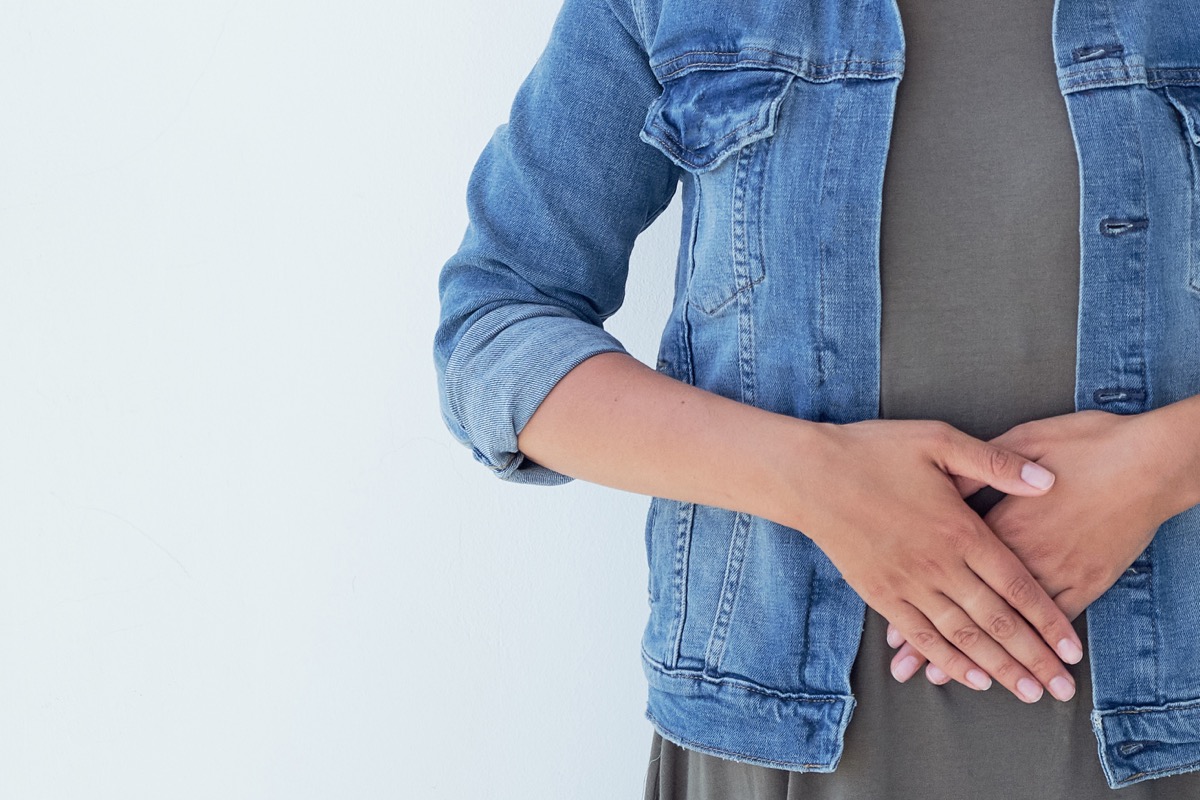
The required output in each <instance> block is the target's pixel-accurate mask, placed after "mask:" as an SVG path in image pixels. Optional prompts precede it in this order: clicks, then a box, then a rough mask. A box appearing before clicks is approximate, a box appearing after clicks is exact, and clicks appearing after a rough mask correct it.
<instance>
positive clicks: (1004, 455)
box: [986, 445, 1016, 475]
mask: <svg viewBox="0 0 1200 800" xmlns="http://www.w3.org/2000/svg"><path fill="white" fill-rule="evenodd" d="M986 455H987V465H988V469H989V470H991V473H992V474H993V475H1005V474H1007V473H1008V471H1009V470H1010V469H1012V467H1013V464H1014V462H1015V461H1016V457H1015V456H1014V455H1013V454H1012V453H1010V452H1009V451H1008V450H1005V449H1004V448H1002V447H996V446H995V445H988V446H987V450H986Z"/></svg>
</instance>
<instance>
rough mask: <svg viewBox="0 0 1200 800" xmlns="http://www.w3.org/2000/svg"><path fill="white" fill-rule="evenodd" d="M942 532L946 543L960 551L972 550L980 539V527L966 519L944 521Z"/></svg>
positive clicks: (954, 549)
mask: <svg viewBox="0 0 1200 800" xmlns="http://www.w3.org/2000/svg"><path fill="white" fill-rule="evenodd" d="M941 534H942V538H943V539H944V540H945V542H946V545H947V546H948V547H950V548H952V550H953V551H954V552H958V553H964V552H968V551H970V550H971V549H972V548H974V547H975V545H976V544H977V543H978V541H979V529H978V528H976V527H975V525H973V524H972V523H971V522H969V521H968V520H964V519H955V520H953V521H950V522H944V523H942V526H941Z"/></svg>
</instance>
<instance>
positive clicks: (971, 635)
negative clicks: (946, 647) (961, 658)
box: [952, 625, 983, 650]
mask: <svg viewBox="0 0 1200 800" xmlns="http://www.w3.org/2000/svg"><path fill="white" fill-rule="evenodd" d="M982 633H983V632H982V631H981V630H979V626H978V625H964V626H962V627H961V628H959V629H958V630H956V631H955V632H954V635H953V637H952V639H953V641H954V644H955V646H956V647H958V648H959V649H960V650H964V649H967V648H971V647H974V646H975V645H976V644H977V643H978V642H979V637H980V636H981V635H982Z"/></svg>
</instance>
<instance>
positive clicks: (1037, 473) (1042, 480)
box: [1021, 461, 1054, 489]
mask: <svg viewBox="0 0 1200 800" xmlns="http://www.w3.org/2000/svg"><path fill="white" fill-rule="evenodd" d="M1021 480H1023V481H1025V482H1026V483H1028V484H1029V485H1030V486H1034V487H1036V488H1038V489H1049V488H1050V484H1052V483H1054V473H1053V472H1051V471H1050V470H1048V469H1046V468H1045V467H1043V466H1042V465H1041V464H1035V463H1033V462H1032V461H1026V462H1025V466H1023V467H1021Z"/></svg>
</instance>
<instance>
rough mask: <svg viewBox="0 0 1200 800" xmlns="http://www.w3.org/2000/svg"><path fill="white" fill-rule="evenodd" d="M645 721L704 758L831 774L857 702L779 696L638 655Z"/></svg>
mask: <svg viewBox="0 0 1200 800" xmlns="http://www.w3.org/2000/svg"><path fill="white" fill-rule="evenodd" d="M642 667H643V671H644V672H645V674H646V678H647V680H648V682H649V693H648V698H647V703H646V712H645V717H646V719H647V720H649V721H650V722H651V723H652V724H653V725H654V727H655V729H656V730H657V731H658V732H659V734H660V735H661V736H662V737H663V738H664V739H668V740H670V741H672V742H674V743H675V744H677V745H679V746H681V747H686V748H688V749H690V750H695V751H697V752H700V753H705V754H707V755H712V756H716V757H718V758H723V759H726V760H729V761H738V762H742V763H745V764H756V765H759V766H764V767H773V768H776V769H784V770H788V771H792V772H833V771H834V770H835V769H836V768H837V765H838V763H839V761H840V760H841V756H842V751H843V747H844V743H845V732H846V728H847V726H848V725H849V723H850V718H851V716H852V715H853V712H854V707H855V705H856V704H857V703H856V700H855V698H854V696H853V695H852V694H832V693H811V694H810V693H785V692H778V691H774V690H771V689H768V688H765V687H762V686H758V685H756V684H754V683H752V682H750V681H746V680H743V679H738V678H733V677H730V676H719V675H718V676H714V675H710V674H705V673H703V672H700V671H698V670H678V669H675V670H673V669H669V668H667V667H666V666H665V665H662V664H661V663H659V662H657V661H654V660H653V659H651V658H650V657H649V656H647V655H646V654H645V653H644V652H643V653H642Z"/></svg>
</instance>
